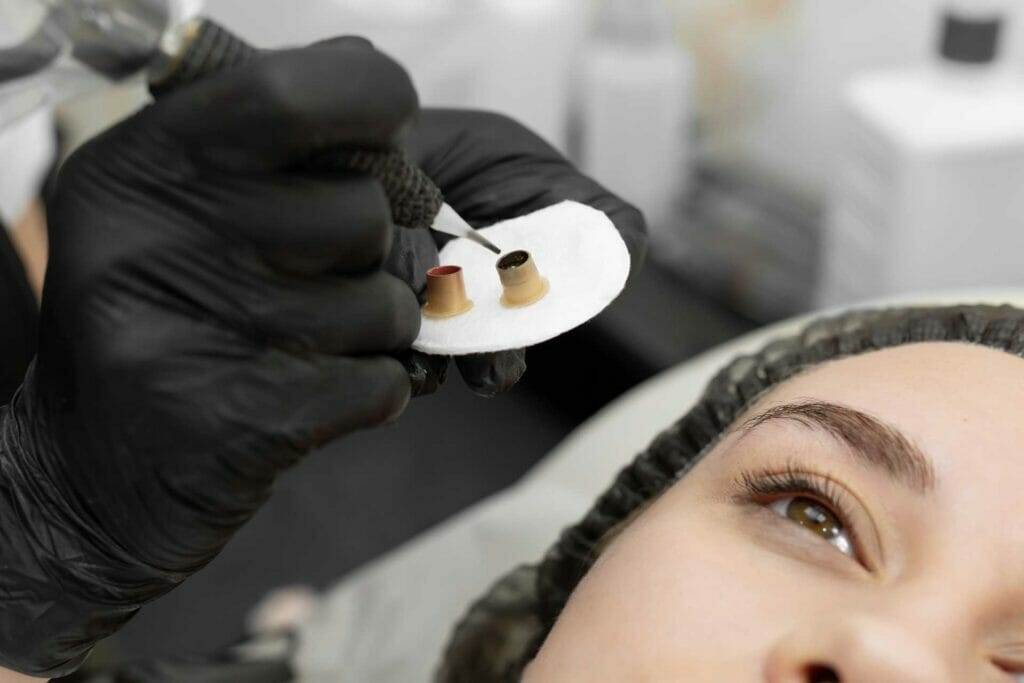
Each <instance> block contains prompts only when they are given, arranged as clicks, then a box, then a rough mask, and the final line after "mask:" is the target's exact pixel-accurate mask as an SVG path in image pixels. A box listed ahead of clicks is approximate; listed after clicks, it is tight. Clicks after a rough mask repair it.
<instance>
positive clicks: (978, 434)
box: [749, 342, 1024, 509]
mask: <svg viewBox="0 0 1024 683" xmlns="http://www.w3.org/2000/svg"><path fill="white" fill-rule="evenodd" d="M807 400H817V401H829V402H832V403H836V404H839V405H843V406H848V407H850V408H853V409H856V410H859V411H862V412H864V413H866V414H869V415H871V416H873V417H875V418H878V419H879V420H882V421H884V422H885V423H887V424H890V425H892V426H893V427H894V428H896V429H898V430H899V431H900V432H901V433H902V434H904V435H906V437H907V438H908V439H909V440H910V441H911V442H912V443H913V444H915V445H916V446H917V447H918V448H919V449H920V450H921V451H922V452H923V453H924V454H925V455H926V456H927V457H928V458H929V459H930V460H931V461H932V463H933V466H934V469H935V471H936V474H937V478H938V480H939V484H940V488H941V483H942V481H943V480H952V481H956V482H958V484H960V486H958V488H960V489H963V488H964V486H963V485H964V484H965V483H967V481H968V480H969V481H971V482H975V483H977V484H979V485H980V487H983V488H986V489H988V493H987V495H989V496H991V495H992V494H993V493H995V491H994V490H993V486H995V487H996V488H997V489H998V490H1003V491H1006V492H1007V494H1006V498H1007V502H1010V501H1012V503H1013V504H1014V505H1015V506H1016V509H1021V508H1024V420H1022V419H1020V416H1021V414H1022V411H1024V359H1021V358H1018V357H1016V356H1013V355H1011V354H1009V353H1006V352H1005V351H999V350H995V349H990V348H988V347H983V346H978V345H970V344H963V343H949V342H928V343H921V344H908V345H904V346H899V347H894V348H890V349H884V350H881V351H874V352H870V353H866V354H862V355H859V356H853V357H849V358H844V359H841V360H837V361H833V362H830V363H825V364H823V365H821V366H818V367H816V368H813V369H811V370H809V371H808V372H806V373H803V374H801V375H799V376H797V377H794V378H792V379H791V380H789V381H787V382H785V383H783V384H781V385H779V386H778V387H777V388H776V389H775V390H773V391H772V392H770V393H769V394H768V395H766V396H765V397H764V398H763V399H762V400H760V401H758V402H757V404H756V405H755V406H754V407H753V408H751V410H750V411H749V414H750V415H753V414H757V413H760V412H763V411H765V410H769V409H771V408H773V407H775V406H779V405H785V404H787V403H793V402H800V401H807ZM1017 501H1020V502H1019V503H1018V502H1017Z"/></svg>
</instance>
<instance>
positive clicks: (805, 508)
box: [786, 497, 843, 541]
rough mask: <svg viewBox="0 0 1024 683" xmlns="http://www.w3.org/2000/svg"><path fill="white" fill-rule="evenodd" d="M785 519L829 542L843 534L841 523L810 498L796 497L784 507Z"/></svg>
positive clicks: (826, 509)
mask: <svg viewBox="0 0 1024 683" xmlns="http://www.w3.org/2000/svg"><path fill="white" fill-rule="evenodd" d="M786 517H788V518H790V519H791V520H793V521H794V522H796V523H797V524H799V525H800V526H802V527H806V528H808V529H810V530H811V531H813V532H814V533H816V534H818V535H819V536H821V537H822V538H824V539H825V540H826V541H831V540H832V539H834V538H836V537H837V536H839V535H840V534H841V533H842V532H843V523H842V522H841V521H839V518H838V517H836V516H835V515H834V514H832V512H831V511H830V510H829V509H828V508H826V507H825V506H824V505H822V504H821V503H819V502H817V501H816V500H813V499H811V498H803V497H796V498H793V499H792V500H790V501H789V504H788V505H786Z"/></svg>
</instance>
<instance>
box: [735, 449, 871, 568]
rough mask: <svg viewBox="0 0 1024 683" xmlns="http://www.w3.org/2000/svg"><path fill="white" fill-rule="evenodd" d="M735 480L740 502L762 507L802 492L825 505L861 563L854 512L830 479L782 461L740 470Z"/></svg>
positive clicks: (839, 487)
mask: <svg viewBox="0 0 1024 683" xmlns="http://www.w3.org/2000/svg"><path fill="white" fill-rule="evenodd" d="M738 483H739V486H740V489H741V493H739V494H738V499H739V501H740V502H742V503H748V504H749V503H753V504H755V505H758V506H761V507H765V506H767V505H769V504H771V503H773V502H775V501H777V500H779V499H781V498H787V497H793V496H803V497H807V498H810V499H812V500H814V501H816V502H818V503H819V504H821V505H824V506H826V507H828V509H829V510H830V511H831V512H832V513H833V514H834V515H836V516H837V517H838V518H839V521H840V522H842V524H843V529H844V530H845V531H846V533H848V534H849V535H850V542H851V543H852V545H853V550H854V555H855V556H856V559H857V560H858V561H859V562H861V563H863V562H864V560H863V558H864V554H863V552H862V547H863V546H862V545H861V541H860V538H859V536H858V534H857V531H856V529H855V528H854V525H853V523H852V522H851V520H852V519H853V518H854V514H853V513H852V511H851V510H850V506H849V504H848V503H847V502H846V501H845V498H846V497H847V496H849V494H848V493H846V492H845V491H844V490H843V488H842V486H840V485H839V484H837V483H836V482H835V481H834V480H833V479H831V478H829V477H826V476H823V475H820V474H812V473H809V472H806V471H803V470H800V469H798V468H797V467H796V466H795V465H786V466H785V468H784V469H783V470H781V471H779V470H761V471H750V472H743V473H742V474H741V475H740V477H739V479H738Z"/></svg>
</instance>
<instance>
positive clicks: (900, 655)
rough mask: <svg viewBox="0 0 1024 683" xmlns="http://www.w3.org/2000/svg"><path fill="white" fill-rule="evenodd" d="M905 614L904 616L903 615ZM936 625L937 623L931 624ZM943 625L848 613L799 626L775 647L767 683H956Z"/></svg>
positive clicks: (887, 615) (889, 614)
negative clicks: (883, 682) (824, 682)
mask: <svg viewBox="0 0 1024 683" xmlns="http://www.w3.org/2000/svg"><path fill="white" fill-rule="evenodd" d="M901 617H902V618H901ZM933 626H934V625H933ZM955 668H956V664H955V662H954V661H953V650H952V649H951V648H950V647H949V639H948V637H947V636H946V634H945V633H944V632H943V629H941V628H939V629H936V628H932V627H930V626H929V625H927V624H925V623H923V620H922V619H919V618H913V615H910V614H909V610H908V611H907V612H904V611H897V613H896V614H894V613H893V611H891V610H886V612H884V613H881V614H878V613H873V614H867V613H864V612H852V611H845V612H841V613H832V614H830V615H822V616H821V617H819V618H816V619H814V620H811V621H809V622H806V623H804V624H801V625H800V626H799V627H798V628H796V629H795V630H793V631H792V632H791V633H789V634H788V635H786V636H785V637H783V638H782V639H781V640H780V641H779V642H778V643H777V644H776V646H775V647H774V649H773V650H772V652H771V654H770V656H769V659H768V662H767V667H766V672H767V675H766V679H767V681H768V682H769V683H817V682H818V681H836V682H837V683H874V682H877V681H886V682H887V683H953V681H955V680H958V679H957V678H956V676H955V673H954V672H955Z"/></svg>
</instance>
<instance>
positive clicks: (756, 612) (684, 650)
mask: <svg viewBox="0 0 1024 683" xmlns="http://www.w3.org/2000/svg"><path fill="white" fill-rule="evenodd" d="M672 493H673V492H672V491H670V492H669V493H668V494H667V495H666V497H665V498H664V499H663V500H661V501H659V503H658V504H656V505H655V506H653V507H652V508H651V509H650V510H648V511H647V512H646V513H645V514H644V515H642V516H641V517H640V518H638V519H637V520H636V521H635V522H634V524H633V525H632V526H631V527H630V528H629V529H627V530H626V531H625V532H624V533H623V534H622V536H620V537H619V538H618V539H617V540H616V541H615V542H614V543H613V544H612V545H611V546H610V547H609V548H608V549H607V550H606V551H605V553H604V554H603V555H602V556H601V558H600V559H599V560H598V562H597V563H596V564H595V566H594V568H593V569H592V570H591V571H590V572H589V573H588V574H587V576H586V577H584V579H583V581H582V582H581V583H580V585H579V586H578V588H577V589H576V591H575V592H574V593H573V595H572V597H571V598H570V600H569V603H568V605H567V606H566V608H565V610H564V611H563V613H562V615H561V617H560V618H559V620H558V622H557V623H556V625H555V628H554V629H553V631H552V633H551V635H550V636H549V638H548V641H547V642H546V643H545V645H544V647H543V648H542V650H541V653H540V655H539V656H538V659H537V661H536V662H535V666H534V667H532V670H531V671H530V676H528V677H527V678H526V680H527V681H528V682H530V683H534V682H538V681H547V680H581V681H582V680H614V679H615V676H621V677H622V678H620V679H619V680H633V679H635V680H643V679H644V678H648V677H649V678H651V679H653V680H661V679H662V678H664V677H666V676H675V677H686V676H689V677H691V679H694V680H695V679H696V678H697V677H698V676H704V677H706V676H719V677H724V678H723V680H743V679H744V678H748V677H751V676H753V677H756V676H757V675H758V672H759V671H760V670H761V668H760V667H761V666H762V662H763V661H764V658H765V657H766V656H767V653H768V651H769V650H770V647H771V642H772V638H771V634H772V633H773V632H776V631H779V632H784V630H785V629H784V626H785V624H784V622H785V621H786V618H785V615H786V614H789V613H791V610H792V607H793V606H792V605H788V604H787V593H788V592H789V591H780V590H770V589H768V590H766V588H768V585H770V582H767V583H768V585H766V579H767V578H768V577H767V576H766V573H765V572H766V571H767V572H768V574H773V573H775V571H774V570H775V569H778V567H775V568H773V567H772V566H771V565H777V564H778V563H779V559H778V558H776V557H771V556H770V553H767V552H765V551H764V550H763V549H762V548H759V547H756V546H754V545H752V544H751V543H750V541H749V537H748V536H744V535H742V534H741V533H738V532H737V530H736V529H733V528H731V527H730V526H729V525H728V524H724V523H723V522H722V521H721V520H719V519H718V518H716V516H715V515H714V514H710V515H709V514H707V513H708V510H709V508H708V506H679V505H675V504H673V500H672V498H674V497H675V496H673V495H671V494H672ZM766 565H767V566H766ZM541 674H543V675H544V677H540V675H541ZM586 674H590V675H591V678H589V679H588V678H587V675H586ZM594 676H596V677H597V678H596V679H595V678H594Z"/></svg>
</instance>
